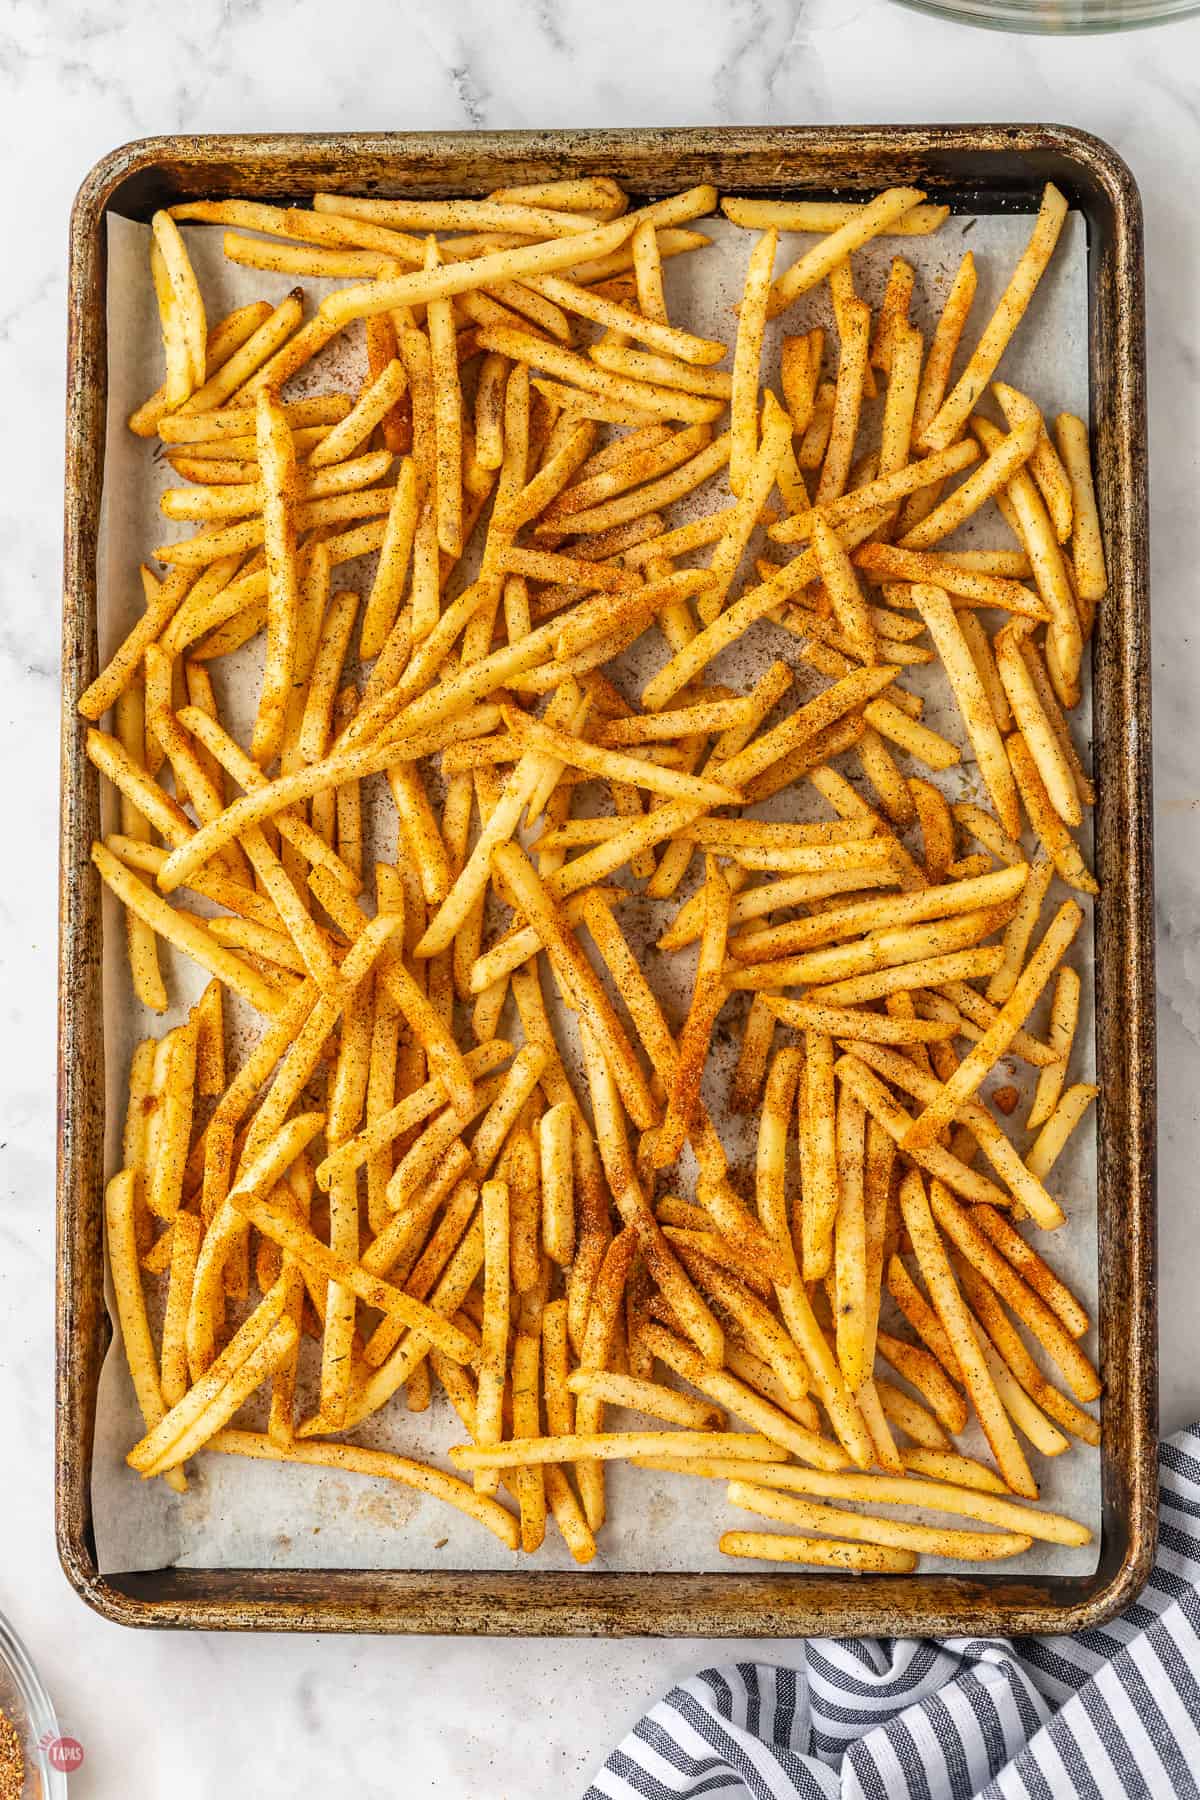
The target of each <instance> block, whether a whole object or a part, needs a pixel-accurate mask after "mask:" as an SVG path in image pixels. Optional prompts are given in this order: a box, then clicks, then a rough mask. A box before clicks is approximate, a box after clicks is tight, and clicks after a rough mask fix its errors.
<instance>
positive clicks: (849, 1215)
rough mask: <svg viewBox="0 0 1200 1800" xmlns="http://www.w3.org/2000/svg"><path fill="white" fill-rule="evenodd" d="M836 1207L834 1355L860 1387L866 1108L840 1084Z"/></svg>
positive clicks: (865, 1370)
mask: <svg viewBox="0 0 1200 1800" xmlns="http://www.w3.org/2000/svg"><path fill="white" fill-rule="evenodd" d="M836 1138H837V1183H838V1210H837V1220H836V1223H835V1225H834V1239H833V1269H832V1274H833V1284H834V1317H835V1321H836V1329H837V1358H838V1362H839V1363H840V1365H841V1369H842V1373H843V1375H844V1376H845V1378H846V1385H847V1386H848V1387H849V1388H850V1389H851V1391H853V1390H855V1389H857V1388H860V1387H861V1386H862V1384H863V1382H864V1381H865V1380H866V1379H867V1376H868V1374H869V1372H870V1371H869V1365H868V1363H867V1359H866V1348H867V1345H866V1330H867V1320H866V1312H867V1240H866V1213H865V1210H864V1167H865V1162H864V1159H865V1151H866V1113H865V1111H864V1110H863V1107H862V1103H861V1102H860V1101H859V1100H858V1099H857V1098H856V1097H855V1096H854V1095H853V1094H852V1093H850V1092H849V1091H847V1090H845V1089H843V1091H842V1092H841V1094H840V1095H839V1096H838V1107H837V1123H836Z"/></svg>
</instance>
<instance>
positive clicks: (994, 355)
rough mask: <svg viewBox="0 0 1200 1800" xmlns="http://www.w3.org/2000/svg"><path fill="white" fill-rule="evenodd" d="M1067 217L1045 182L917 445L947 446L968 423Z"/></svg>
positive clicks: (1052, 188)
mask: <svg viewBox="0 0 1200 1800" xmlns="http://www.w3.org/2000/svg"><path fill="white" fill-rule="evenodd" d="M1066 216H1067V202H1066V200H1065V199H1064V197H1063V196H1062V194H1060V193H1059V191H1058V189H1057V188H1056V187H1055V186H1054V184H1053V182H1047V184H1046V187H1045V190H1044V191H1043V194H1042V204H1041V208H1040V210H1039V212H1038V216H1037V221H1036V223H1035V225H1034V228H1033V232H1032V235H1031V236H1030V239H1029V242H1028V244H1027V245H1026V247H1025V249H1024V251H1023V252H1022V254H1021V257H1020V260H1019V261H1018V263H1017V266H1016V268H1015V269H1014V270H1013V273H1012V276H1011V278H1010V280H1009V283H1008V286H1007V287H1006V288H1005V290H1004V293H1003V294H1002V295H1001V297H1000V300H999V302H998V304H997V306H996V310H995V312H994V313H993V314H992V316H991V318H990V319H989V320H988V323H987V325H986V326H985V328H984V331H983V334H982V336H981V337H980V339H979V342H978V344H977V345H976V346H975V349H974V350H973V351H972V353H971V357H970V360H969V362H968V363H967V366H966V368H965V369H964V370H963V373H962V374H961V375H960V376H959V378H958V380H957V382H956V383H955V384H954V387H953V388H952V389H951V391H950V393H949V394H948V395H947V396H946V399H945V400H944V401H943V402H942V404H941V406H940V407H939V408H938V411H937V413H936V415H935V416H934V418H933V419H932V420H931V421H930V422H929V424H928V425H927V426H926V427H925V429H924V431H923V433H922V435H921V443H922V445H923V446H924V447H925V448H926V449H929V450H942V449H945V447H946V445H947V444H950V443H953V441H954V439H955V438H956V437H957V436H958V435H959V433H960V431H961V430H962V428H963V426H964V425H965V424H966V421H967V419H968V417H969V416H970V413H971V410H972V408H973V407H974V405H975V402H976V401H977V400H978V398H979V396H980V395H981V394H982V393H983V390H984V388H985V387H986V386H987V384H988V382H989V381H990V380H991V378H992V374H993V372H994V371H995V368H996V365H997V363H998V362H999V361H1000V358H1001V357H1002V356H1003V354H1004V352H1005V350H1006V348H1007V347H1008V343H1009V340H1010V339H1011V337H1012V335H1013V332H1014V331H1015V330H1016V328H1017V326H1018V325H1019V324H1020V322H1021V319H1022V318H1023V316H1024V314H1025V311H1026V309H1027V307H1028V305H1029V302H1030V301H1031V300H1032V298H1033V295H1034V291H1035V289H1036V288H1037V284H1038V282H1039V281H1040V280H1041V278H1042V275H1043V274H1044V273H1045V270H1046V267H1047V265H1048V263H1049V261H1050V258H1051V256H1052V255H1053V254H1054V247H1055V245H1056V244H1057V242H1058V237H1059V233H1060V232H1061V230H1062V227H1063V222H1064V221H1065V219H1066Z"/></svg>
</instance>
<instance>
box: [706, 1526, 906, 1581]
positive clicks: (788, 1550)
mask: <svg viewBox="0 0 1200 1800" xmlns="http://www.w3.org/2000/svg"><path fill="white" fill-rule="evenodd" d="M719 1548H720V1550H721V1552H722V1554H723V1555H725V1556H738V1557H749V1558H751V1559H753V1560H755V1561H758V1562H782V1563H805V1564H808V1565H809V1566H810V1567H812V1568H822V1569H850V1570H854V1571H855V1572H858V1573H863V1574H867V1573H870V1574H875V1575H909V1574H911V1573H912V1571H913V1570H914V1569H915V1568H916V1566H917V1558H916V1555H915V1553H914V1552H913V1551H911V1550H895V1549H890V1548H884V1547H883V1546H880V1545H876V1544H843V1543H838V1542H836V1541H835V1540H833V1539H830V1538H821V1537H796V1536H794V1535H788V1534H785V1533H783V1532H779V1531H725V1532H722V1534H721V1537H720V1540H719Z"/></svg>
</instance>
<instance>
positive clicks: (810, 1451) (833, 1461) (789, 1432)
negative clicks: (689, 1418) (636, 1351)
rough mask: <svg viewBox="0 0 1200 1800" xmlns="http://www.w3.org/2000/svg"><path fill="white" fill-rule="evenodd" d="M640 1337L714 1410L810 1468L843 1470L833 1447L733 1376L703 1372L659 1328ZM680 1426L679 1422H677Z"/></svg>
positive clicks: (720, 1420)
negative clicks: (728, 1415) (711, 1402)
mask: <svg viewBox="0 0 1200 1800" xmlns="http://www.w3.org/2000/svg"><path fill="white" fill-rule="evenodd" d="M643 1334H644V1337H645V1341H646V1343H647V1345H648V1346H649V1348H650V1349H651V1350H653V1352H654V1354H655V1356H656V1357H658V1358H659V1359H660V1361H662V1362H664V1363H666V1365H667V1367H668V1368H669V1369H671V1370H673V1371H674V1373H675V1374H676V1375H678V1376H680V1377H681V1379H682V1380H684V1381H687V1382H689V1383H690V1384H691V1385H692V1386H693V1387H695V1388H698V1389H699V1391H700V1392H701V1393H702V1394H707V1395H708V1396H709V1398H710V1399H711V1400H715V1401H716V1402H717V1403H718V1408H720V1407H723V1408H725V1409H726V1410H727V1411H728V1412H730V1413H731V1414H733V1416H734V1417H735V1418H739V1419H741V1420H742V1421H743V1422H744V1423H745V1424H747V1425H749V1426H750V1427H751V1428H752V1429H753V1430H755V1431H758V1432H760V1433H761V1434H762V1436H763V1437H765V1438H769V1439H770V1440H771V1441H772V1442H775V1443H778V1444H781V1445H783V1446H784V1447H785V1448H787V1449H789V1450H791V1451H792V1453H793V1454H794V1455H796V1456H799V1457H800V1458H801V1459H802V1460H803V1461H805V1462H807V1463H811V1464H812V1466H813V1467H814V1468H818V1469H839V1468H844V1467H845V1464H846V1458H845V1457H844V1455H843V1454H842V1452H841V1451H840V1450H839V1449H838V1448H837V1446H836V1445H835V1444H831V1443H830V1442H829V1441H828V1439H826V1438H822V1437H821V1436H820V1435H819V1434H817V1433H816V1432H813V1431H810V1430H808V1429H807V1428H806V1427H804V1426H802V1425H798V1424H796V1423H795V1422H794V1421H793V1420H792V1419H791V1418H789V1417H788V1416H787V1414H786V1413H784V1412H783V1411H782V1409H781V1408H779V1407H778V1406H775V1405H772V1404H771V1402H770V1401H768V1400H764V1399H762V1398H761V1397H760V1396H759V1395H758V1394H756V1393H755V1392H754V1391H753V1390H752V1389H751V1388H750V1387H749V1386H747V1384H746V1383H745V1382H743V1381H739V1380H738V1378H737V1376H736V1375H732V1374H727V1373H726V1372H725V1371H724V1370H717V1369H710V1368H707V1367H706V1366H705V1364H704V1362H703V1360H702V1358H701V1357H700V1356H698V1355H697V1353H696V1352H695V1351H694V1350H693V1349H692V1348H691V1347H690V1345H687V1344H684V1343H683V1342H682V1341H681V1340H680V1339H679V1338H677V1337H676V1336H675V1335H674V1334H673V1333H672V1332H670V1331H666V1330H664V1329H663V1328H662V1326H659V1325H653V1324H650V1323H647V1324H646V1325H645V1326H644V1327H643ZM693 1404H694V1403H693ZM714 1410H715V1409H714ZM683 1422H684V1421H683V1420H682V1419H681V1420H680V1421H679V1423H683ZM723 1423H724V1414H723V1413H719V1415H718V1420H717V1421H715V1424H716V1429H718V1430H720V1429H721V1427H722V1425H723Z"/></svg>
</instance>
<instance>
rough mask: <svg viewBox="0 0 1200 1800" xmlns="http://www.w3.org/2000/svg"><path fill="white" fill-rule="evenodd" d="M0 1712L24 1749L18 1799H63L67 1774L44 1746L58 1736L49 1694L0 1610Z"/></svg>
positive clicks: (65, 1793) (56, 1721)
mask: <svg viewBox="0 0 1200 1800" xmlns="http://www.w3.org/2000/svg"><path fill="white" fill-rule="evenodd" d="M0 1712H4V1713H6V1714H7V1715H8V1717H9V1718H10V1719H11V1720H12V1722H13V1724H14V1725H15V1727H16V1729H17V1734H18V1736H19V1737H20V1740H21V1748H22V1749H23V1750H24V1752H25V1785H24V1787H23V1788H22V1790H21V1800H66V1796H67V1777H66V1774H65V1773H64V1771H63V1770H62V1769H58V1768H55V1766H54V1764H53V1763H52V1762H51V1761H50V1758H49V1756H48V1755H47V1752H46V1750H45V1749H44V1748H43V1745H48V1744H49V1743H51V1742H53V1740H54V1739H56V1738H57V1737H58V1735H59V1733H58V1720H57V1719H56V1717H55V1715H54V1706H53V1704H52V1702H51V1699H50V1696H49V1694H48V1693H47V1692H46V1690H45V1688H44V1687H43V1686H42V1684H41V1681H40V1679H39V1677H38V1673H37V1670H36V1669H35V1668H34V1666H33V1664H32V1662H31V1661H30V1660H29V1654H28V1652H27V1651H26V1649H25V1646H24V1645H23V1644H22V1642H21V1640H20V1638H19V1637H18V1636H17V1634H16V1632H15V1631H14V1630H13V1628H12V1625H11V1624H10V1623H9V1621H8V1620H7V1619H6V1618H5V1617H4V1614H3V1613H0Z"/></svg>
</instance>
